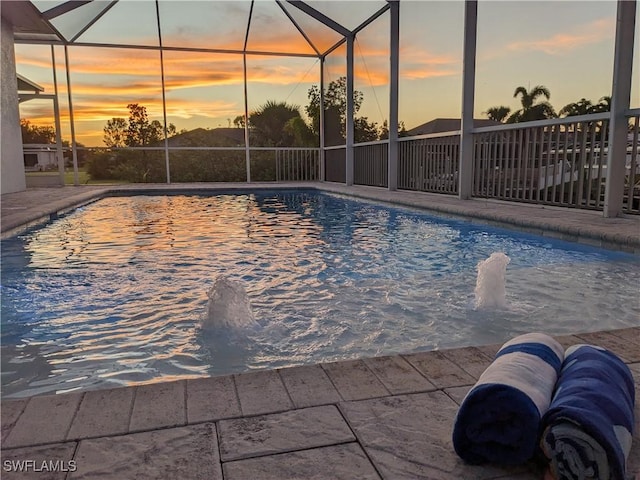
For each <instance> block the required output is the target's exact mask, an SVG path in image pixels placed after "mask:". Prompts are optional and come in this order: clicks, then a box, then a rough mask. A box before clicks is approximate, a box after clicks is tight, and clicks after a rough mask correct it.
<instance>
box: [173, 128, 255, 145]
mask: <svg viewBox="0 0 640 480" xmlns="http://www.w3.org/2000/svg"><path fill="white" fill-rule="evenodd" d="M167 141H168V143H169V146H170V147H196V146H244V128H212V129H206V128H196V129H194V130H189V131H188V132H183V133H179V134H177V135H174V136H173V137H170V138H169V139H168V140H167ZM221 144H222V145H221Z"/></svg>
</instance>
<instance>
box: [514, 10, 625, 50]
mask: <svg viewBox="0 0 640 480" xmlns="http://www.w3.org/2000/svg"><path fill="white" fill-rule="evenodd" d="M614 34H615V20H614V19H613V18H603V19H600V20H596V21H594V22H591V23H588V24H586V25H581V26H578V27H576V28H574V29H572V31H570V32H561V33H557V34H555V35H553V36H551V37H549V38H545V39H541V40H528V41H522V42H513V43H510V44H509V45H507V49H508V50H510V51H527V50H529V51H540V52H543V53H546V54H548V55H564V54H566V53H569V52H571V51H573V50H575V49H577V48H580V47H584V46H587V45H591V44H594V43H599V42H601V41H603V40H608V39H611V38H613V36H614Z"/></svg>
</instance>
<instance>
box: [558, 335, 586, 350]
mask: <svg viewBox="0 0 640 480" xmlns="http://www.w3.org/2000/svg"><path fill="white" fill-rule="evenodd" d="M553 338H554V339H555V340H557V342H558V343H559V344H560V345H562V348H564V349H565V350H566V349H567V348H569V347H570V346H572V345H578V344H579V343H584V340H582V339H581V338H579V337H576V336H575V335H554V337H553Z"/></svg>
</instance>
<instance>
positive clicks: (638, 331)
mask: <svg viewBox="0 0 640 480" xmlns="http://www.w3.org/2000/svg"><path fill="white" fill-rule="evenodd" d="M609 333H611V334H612V335H615V336H616V337H620V338H623V339H625V340H630V341H632V342H633V343H640V327H629V328H621V329H619V330H611V331H610V332H609Z"/></svg>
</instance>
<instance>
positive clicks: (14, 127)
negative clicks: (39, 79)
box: [0, 18, 27, 193]
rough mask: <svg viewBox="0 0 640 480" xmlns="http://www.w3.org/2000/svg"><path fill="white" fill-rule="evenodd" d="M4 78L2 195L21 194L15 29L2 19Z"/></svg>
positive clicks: (0, 147)
mask: <svg viewBox="0 0 640 480" xmlns="http://www.w3.org/2000/svg"><path fill="white" fill-rule="evenodd" d="M0 45H1V47H2V78H1V80H2V81H1V82H0V90H1V91H2V103H1V105H0V106H1V108H0V117H2V123H1V124H0V130H1V132H2V133H1V135H2V138H1V143H0V158H1V164H0V177H1V179H2V184H1V186H0V192H2V193H10V192H19V191H21V190H25V189H26V188H27V186H26V182H25V175H24V158H23V155H22V135H21V133H20V111H19V109H18V81H17V79H16V59H15V52H14V49H13V31H12V29H11V25H9V23H8V22H7V21H6V20H5V19H4V18H3V19H2V37H1V38H0Z"/></svg>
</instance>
